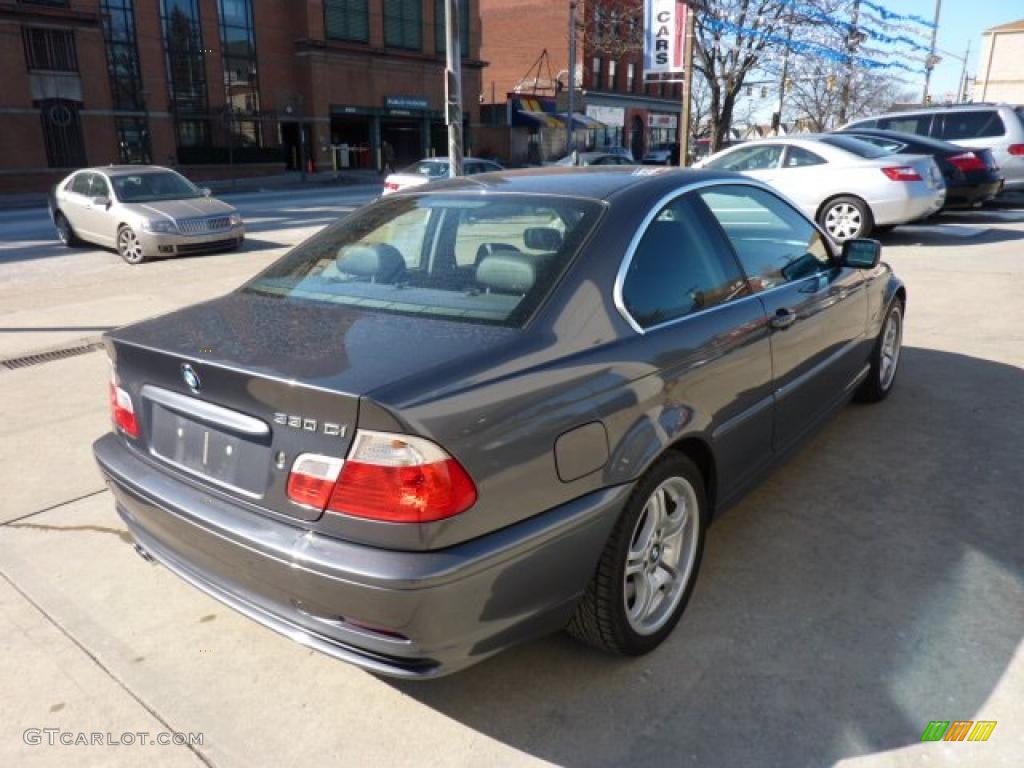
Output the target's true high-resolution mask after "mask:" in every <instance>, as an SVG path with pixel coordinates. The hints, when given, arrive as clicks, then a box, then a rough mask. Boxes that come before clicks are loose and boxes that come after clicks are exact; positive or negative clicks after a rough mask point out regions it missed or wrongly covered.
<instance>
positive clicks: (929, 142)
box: [836, 128, 964, 152]
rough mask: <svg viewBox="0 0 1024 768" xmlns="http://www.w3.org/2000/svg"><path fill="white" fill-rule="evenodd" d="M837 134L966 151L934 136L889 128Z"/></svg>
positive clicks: (846, 131) (848, 129) (856, 130)
mask: <svg viewBox="0 0 1024 768" xmlns="http://www.w3.org/2000/svg"><path fill="white" fill-rule="evenodd" d="M836 133H837V134H840V135H841V134H847V135H856V134H858V133H860V134H863V135H865V136H877V137H878V138H880V139H892V140H893V141H900V142H903V143H904V144H907V145H910V144H915V145H917V146H921V147H931V148H932V149H947V150H956V151H958V152H963V149H964V148H963V147H961V146H959V145H958V144H950V143H949V142H948V141H943V140H942V139H936V138H934V137H932V136H922V135H920V134H918V133H904V132H903V131H891V130H888V129H887V128H843V129H841V130H839V131H836Z"/></svg>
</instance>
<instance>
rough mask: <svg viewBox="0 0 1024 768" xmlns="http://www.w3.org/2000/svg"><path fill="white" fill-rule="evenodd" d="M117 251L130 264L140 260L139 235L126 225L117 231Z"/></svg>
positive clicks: (140, 246) (140, 245)
mask: <svg viewBox="0 0 1024 768" xmlns="http://www.w3.org/2000/svg"><path fill="white" fill-rule="evenodd" d="M117 252H118V253H120V254H121V258H123V259H124V260H125V261H127V262H129V263H131V264H136V263H138V262H140V261H142V243H141V242H139V236H138V235H136V234H135V233H134V232H132V230H131V229H129V228H128V227H125V228H124V229H122V230H121V231H120V232H118V233H117Z"/></svg>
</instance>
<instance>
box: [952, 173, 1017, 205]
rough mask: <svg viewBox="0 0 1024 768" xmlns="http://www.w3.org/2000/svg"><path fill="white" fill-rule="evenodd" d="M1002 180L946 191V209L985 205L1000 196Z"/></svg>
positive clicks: (959, 186) (960, 186)
mask: <svg viewBox="0 0 1024 768" xmlns="http://www.w3.org/2000/svg"><path fill="white" fill-rule="evenodd" d="M1002 186H1003V181H1002V179H1000V180H998V181H992V182H987V183H983V184H963V185H958V186H951V187H948V188H947V189H946V205H945V207H946V208H957V207H963V206H971V205H975V204H977V203H984V202H986V201H988V200H991V199H992V198H993V197H995V196H996V195H998V194H999V192H1000V190H1001V189H1002Z"/></svg>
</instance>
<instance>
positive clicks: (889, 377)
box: [853, 297, 904, 403]
mask: <svg viewBox="0 0 1024 768" xmlns="http://www.w3.org/2000/svg"><path fill="white" fill-rule="evenodd" d="M903 315H904V307H903V302H902V301H901V300H900V299H899V297H897V298H895V299H893V301H892V303H891V304H889V308H888V309H887V310H886V311H885V320H884V321H883V322H882V330H881V331H879V332H878V339H877V340H876V341H875V347H874V349H873V350H872V351H871V370H870V371H868V377H867V378H866V379H864V381H863V382H862V383H861V385H860V386H859V387H858V388H857V391H856V392H855V393H854V396H853V397H854V400H856V401H858V402H861V403H880V402H881V401H882V400H885V398H887V397H888V396H889V393H890V392H892V387H893V384H894V383H895V382H896V376H897V374H898V373H899V362H900V351H901V350H902V346H903ZM893 322H895V323H896V330H895V333H896V336H895V340H896V348H895V358H894V359H891V365H892V366H893V367H892V369H891V371H890V370H889V369H888V368H887V367H886V366H885V355H886V354H890V358H891V350H890V352H889V353H886V352H885V351H884V349H885V347H886V334H887V333H889V329H890V327H891V326H890V324H891V323H893Z"/></svg>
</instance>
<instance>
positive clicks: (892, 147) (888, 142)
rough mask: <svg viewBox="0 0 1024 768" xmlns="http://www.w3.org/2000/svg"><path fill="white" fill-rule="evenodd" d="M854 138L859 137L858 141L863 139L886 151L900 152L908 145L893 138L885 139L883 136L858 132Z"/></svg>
mask: <svg viewBox="0 0 1024 768" xmlns="http://www.w3.org/2000/svg"><path fill="white" fill-rule="evenodd" d="M853 138H855V139H857V140H858V141H863V142H866V143H868V144H871V145H872V146H874V147H878V148H879V149H884V150H885V151H886V152H892V153H893V154H895V153H897V152H899V151H900V150H901V149H903V148H904V147H905V146H907V145H906V144H901V143H900V142H898V141H893V140H892V139H883V138H882V137H881V136H865V135H864V134H860V133H858V134H854V136H853Z"/></svg>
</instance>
